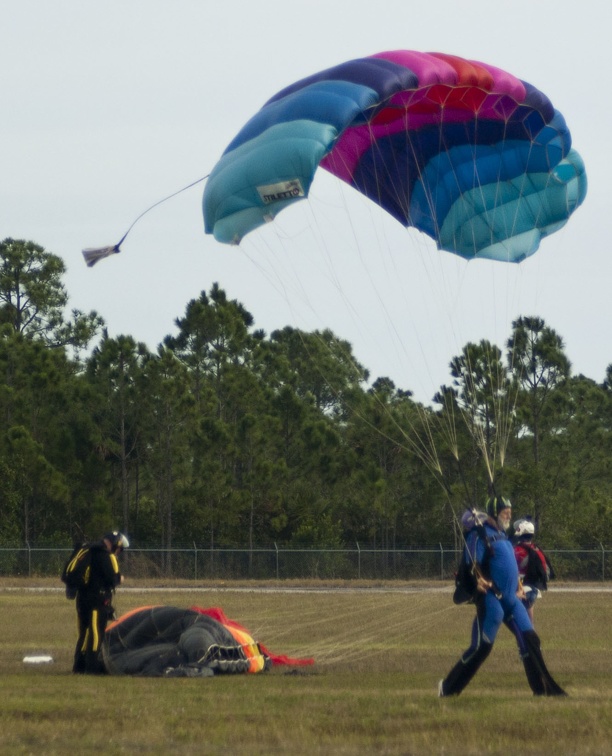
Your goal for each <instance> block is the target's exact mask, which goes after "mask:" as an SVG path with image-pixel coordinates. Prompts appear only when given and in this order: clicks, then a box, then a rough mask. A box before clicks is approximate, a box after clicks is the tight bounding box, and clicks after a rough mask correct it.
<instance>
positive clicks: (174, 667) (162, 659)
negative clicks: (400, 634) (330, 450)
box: [102, 606, 314, 677]
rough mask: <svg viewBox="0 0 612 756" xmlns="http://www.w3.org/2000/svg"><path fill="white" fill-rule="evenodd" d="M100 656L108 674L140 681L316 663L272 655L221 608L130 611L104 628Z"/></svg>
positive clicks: (209, 675) (253, 670)
mask: <svg viewBox="0 0 612 756" xmlns="http://www.w3.org/2000/svg"><path fill="white" fill-rule="evenodd" d="M102 653H103V658H104V665H105V667H106V670H107V671H108V672H109V673H110V674H113V675H140V676H143V677H211V676H212V675H215V674H222V673H255V672H263V671H265V670H267V669H270V667H271V666H273V665H277V664H288V665H292V666H302V665H307V664H313V663H314V661H313V660H312V659H292V658H290V657H288V656H279V655H275V654H272V653H270V652H269V651H268V649H267V648H266V647H265V646H263V645H262V644H261V643H257V641H255V640H254V639H253V637H252V636H251V634H250V633H249V631H248V630H246V628H244V627H242V625H239V624H238V623H237V622H234V621H233V620H230V619H228V618H227V617H226V616H225V614H224V613H223V610H221V609H219V608H210V609H202V608H199V607H192V608H191V609H179V608H177V607H173V606H144V607H140V608H138V609H134V610H133V611H131V612H128V613H127V614H125V615H123V616H122V617H120V618H119V619H118V620H117V621H116V622H113V623H112V624H111V625H109V626H108V628H107V630H106V634H105V637H104V643H103V646H102Z"/></svg>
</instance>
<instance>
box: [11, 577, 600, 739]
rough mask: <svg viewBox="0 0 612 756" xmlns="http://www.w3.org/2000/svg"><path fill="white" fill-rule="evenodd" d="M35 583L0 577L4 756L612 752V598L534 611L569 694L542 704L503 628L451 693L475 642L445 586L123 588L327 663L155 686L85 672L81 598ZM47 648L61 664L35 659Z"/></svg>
mask: <svg viewBox="0 0 612 756" xmlns="http://www.w3.org/2000/svg"><path fill="white" fill-rule="evenodd" d="M37 584H41V583H39V581H37ZM53 585H54V586H56V585H57V583H53ZM34 587H35V584H34V583H33V582H32V581H22V582H20V581H13V582H12V583H10V584H9V583H4V584H3V583H2V582H0V669H2V678H3V679H2V689H1V692H0V700H1V701H2V706H1V707H0V753H9V752H10V753H11V754H29V753H39V754H56V753H57V754H59V753H65V752H68V751H70V752H77V753H89V752H94V751H96V752H100V751H103V752H105V753H110V754H123V753H147V754H149V753H150V754H162V753H168V752H170V751H172V752H174V753H178V754H196V753H207V754H216V753H224V754H227V753H245V754H276V753H278V754H313V753H318V754H327V753H329V754H332V753H333V754H361V753H364V754H365V753H381V754H383V753H384V754H430V753H431V754H482V753H500V754H501V753H507V752H509V751H511V750H515V751H517V750H519V749H520V750H521V751H522V752H523V753H531V754H540V753H541V754H545V753H546V754H550V753H556V754H605V753H610V745H609V743H610V742H612V724H611V723H610V720H611V719H612V718H611V717H610V716H609V712H610V710H611V703H612V686H611V683H610V680H611V679H612V674H611V673H612V655H611V653H610V648H611V647H612V643H611V640H612V593H603V594H597V593H586V592H583V593H580V592H578V593H562V592H558V591H550V592H549V594H548V595H547V596H546V597H545V598H544V599H543V600H542V601H541V602H539V604H538V606H537V613H536V623H537V629H538V632H539V633H540V635H541V637H542V640H543V647H544V655H545V657H546V660H547V662H548V664H549V667H550V669H551V671H552V672H553V674H554V675H555V676H556V677H557V679H558V680H559V682H560V683H561V684H562V685H563V686H564V687H566V689H567V690H568V692H569V693H570V697H569V698H568V699H535V698H533V697H532V696H531V695H530V692H529V689H528V687H527V684H526V681H525V679H524V675H523V671H522V665H521V664H520V661H519V660H518V659H517V655H516V650H515V648H514V644H513V640H512V638H511V637H510V635H509V634H508V633H507V632H506V631H502V633H501V635H500V638H499V641H498V643H497V644H496V647H495V650H494V653H493V654H492V656H491V657H490V659H489V660H488V661H487V663H486V665H485V667H483V669H482V670H481V671H480V673H479V674H478V676H477V677H476V679H475V680H474V681H473V683H472V685H471V686H470V687H469V688H468V689H467V690H466V692H465V693H464V694H463V695H462V696H461V697H460V698H458V699H450V700H448V699H446V700H444V699H443V700H440V699H438V698H437V697H436V683H437V680H438V679H439V678H440V677H442V676H443V675H444V674H445V673H446V672H447V671H448V668H449V667H450V665H451V664H453V663H454V661H455V660H456V658H457V657H458V655H459V653H460V652H461V651H462V650H463V648H464V647H465V646H466V645H467V641H468V634H469V626H470V623H471V618H472V611H471V609H470V608H469V607H454V606H453V605H452V602H451V600H450V594H449V593H448V592H443V593H440V592H431V593H430V592H426V591H415V590H414V586H413V585H408V584H403V585H398V584H393V585H391V586H386V587H387V588H389V587H390V588H391V589H392V590H387V591H380V592H379V591H373V590H368V588H369V587H370V586H367V585H365V584H361V585H360V586H359V588H360V590H357V591H355V590H352V591H347V590H346V588H349V587H351V588H353V587H355V584H349V585H345V584H343V585H333V586H330V587H331V588H338V589H340V588H342V589H344V590H332V592H329V593H323V592H318V591H315V590H312V588H313V587H314V586H312V585H311V586H309V587H310V588H311V590H305V591H303V592H299V593H298V592H292V593H279V592H274V591H273V590H272V589H273V587H274V586H272V585H270V584H267V585H266V586H264V587H265V588H267V590H265V591H261V590H256V589H257V588H258V587H262V586H257V585H245V584H243V585H242V586H241V588H242V590H240V591H234V590H230V589H232V588H235V587H236V586H230V585H225V586H204V585H203V586H198V587H197V588H194V587H193V586H192V585H190V584H175V585H173V586H171V587H170V588H169V589H168V590H166V591H161V590H156V587H155V586H153V585H147V586H139V587H138V589H133V590H130V591H128V590H124V591H121V593H120V594H119V595H118V597H117V608H118V610H119V611H120V612H124V611H127V610H129V609H131V608H133V607H135V606H140V605H144V604H172V605H176V606H191V605H194V604H195V605H200V606H221V607H222V608H223V609H224V611H225V612H226V613H227V614H228V616H230V617H233V618H234V619H236V620H238V621H240V622H242V623H243V624H244V625H245V626H246V627H247V628H249V629H250V630H251V632H252V633H253V635H254V636H255V637H256V638H257V639H258V640H260V641H262V642H263V643H264V644H266V645H267V646H268V647H269V648H270V649H271V650H272V651H276V652H278V653H286V654H289V655H293V656H314V657H315V659H316V665H315V666H314V668H303V669H299V670H293V671H291V670H287V669H283V668H277V669H275V670H273V671H272V672H271V673H269V674H265V675H254V676H239V677H215V678H212V679H211V678H208V679H200V680H193V679H170V680H158V679H153V680H151V679H149V680H146V679H136V678H110V677H103V678H88V677H81V676H77V677H74V676H72V675H71V674H70V667H71V657H72V650H73V644H74V640H75V618H74V605H73V604H72V603H71V602H68V601H66V600H65V598H64V597H63V594H62V593H61V592H60V591H56V592H51V591H49V590H43V591H40V592H38V591H34V590H32V589H33V588H34ZM43 587H49V584H48V583H47V584H45V586H43ZM282 587H284V588H286V587H287V584H285V583H284V584H282ZM293 587H295V586H293ZM317 587H319V584H317ZM378 587H379V588H380V587H381V586H378ZM9 588H11V589H10V590H9ZM140 589H142V590H140ZM398 589H399V590H398ZM34 653H48V654H50V655H51V656H53V658H54V660H55V661H54V663H53V664H49V665H44V666H37V667H33V666H26V665H24V664H23V662H22V659H23V657H24V656H25V655H26V654H34Z"/></svg>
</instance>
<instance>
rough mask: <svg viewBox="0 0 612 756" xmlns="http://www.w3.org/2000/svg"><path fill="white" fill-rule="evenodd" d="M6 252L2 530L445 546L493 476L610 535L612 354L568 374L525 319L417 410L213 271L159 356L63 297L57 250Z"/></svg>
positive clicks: (472, 357)
mask: <svg viewBox="0 0 612 756" xmlns="http://www.w3.org/2000/svg"><path fill="white" fill-rule="evenodd" d="M0 255H1V268H0V371H1V373H0V375H1V378H0V416H1V417H2V426H1V428H0V543H2V544H3V545H21V544H23V543H29V544H37V545H45V544H60V545H65V544H66V543H68V542H70V541H72V540H80V539H89V538H94V537H97V536H99V534H100V533H101V532H104V531H106V530H108V529H109V527H111V526H113V527H118V528H120V529H122V530H124V531H125V532H127V533H128V534H129V536H130V540H132V541H133V543H135V544H140V545H148V546H160V547H162V548H172V546H179V545H181V544H193V543H196V544H197V545H198V546H203V547H211V548H214V547H228V546H237V547H238V546H239V547H241V548H243V547H254V546H257V545H261V546H265V545H270V544H272V543H277V544H282V545H296V546H297V545H299V546H319V547H321V546H325V547H333V546H340V545H343V544H348V543H350V544H354V543H355V542H358V543H362V544H368V545H373V546H378V547H381V548H385V547H397V546H411V545H413V546H417V545H420V546H422V545H428V544H437V543H444V544H448V543H450V542H452V540H453V537H454V536H455V537H456V534H457V530H458V517H459V516H460V514H461V512H462V511H463V509H464V507H466V506H470V507H472V506H477V507H479V506H482V504H483V502H484V499H485V498H486V496H487V494H488V493H491V492H495V493H502V494H503V495H505V496H509V497H510V498H511V500H512V502H513V505H514V512H515V515H516V516H517V517H518V516H522V515H526V514H530V515H532V516H533V517H534V519H535V521H536V524H537V526H538V528H539V530H540V541H541V542H543V543H544V544H547V543H548V544H554V545H555V546H556V547H573V546H577V545H582V546H590V545H593V544H609V543H610V542H612V537H611V536H612V522H611V520H612V518H611V517H610V513H611V506H610V501H611V500H612V471H611V469H610V465H611V463H610V460H611V458H612V455H611V454H610V451H611V448H610V447H611V429H612V366H610V367H609V368H608V371H607V375H606V377H605V380H604V381H603V382H602V383H601V384H598V383H597V382H595V381H594V380H591V379H589V378H586V377H585V376H582V375H578V376H575V375H573V374H572V371H571V365H570V362H569V360H568V358H567V355H566V354H565V351H564V344H563V340H562V338H561V337H560V336H559V335H558V334H557V333H556V332H555V331H554V329H553V328H551V327H550V326H549V325H548V324H546V323H545V322H544V321H543V320H542V319H541V318H539V317H535V316H525V317H520V318H518V319H517V320H516V321H515V322H514V323H513V324H512V329H511V333H510V334H509V336H508V340H507V342H506V344H504V345H503V347H499V346H497V345H495V344H491V343H489V342H488V341H484V340H483V341H481V342H480V343H468V344H466V345H465V347H464V348H463V349H462V351H461V354H459V355H456V356H454V357H451V358H450V359H449V382H448V385H444V386H442V387H440V390H439V391H438V392H437V394H436V395H435V396H434V397H432V402H431V404H430V405H423V404H421V403H419V402H416V401H415V400H414V398H413V396H412V394H411V392H410V391H409V390H406V389H402V388H400V387H398V386H396V385H395V383H394V382H393V380H392V379H391V378H389V377H380V378H377V379H375V380H371V379H370V375H369V372H368V370H367V369H366V368H365V367H364V366H362V365H361V364H359V362H358V361H357V360H356V359H355V356H354V354H353V351H352V346H351V344H350V343H348V342H347V341H346V340H343V339H342V338H340V337H338V336H337V335H335V334H334V333H333V332H332V331H331V330H327V329H326V330H321V331H318V330H317V331H313V332H304V331H300V330H298V329H296V328H292V327H290V326H286V327H283V328H279V329H278V330H275V331H273V332H272V333H271V334H269V335H268V334H266V333H264V332H263V331H261V330H258V329H256V328H255V324H254V319H253V316H252V315H251V313H249V312H248V310H247V309H246V308H245V306H244V305H243V304H241V303H240V302H237V301H236V300H232V299H230V298H229V297H228V296H227V294H226V292H225V291H224V290H223V289H222V288H221V287H220V286H219V285H218V284H214V285H213V286H212V287H211V289H210V291H208V292H205V291H203V292H202V293H201V294H200V296H199V297H198V298H197V299H194V300H191V301H189V302H188V303H187V305H186V308H185V312H184V314H183V315H182V316H180V317H177V319H176V321H175V325H176V333H175V335H168V336H166V337H165V338H164V339H163V341H162V342H161V343H160V344H159V345H158V347H157V349H156V350H155V351H152V350H150V349H149V348H148V347H147V346H146V345H145V344H143V343H139V342H137V341H136V340H135V339H134V338H133V337H132V336H130V335H129V334H126V335H120V336H117V337H110V336H109V335H108V333H107V332H106V330H105V327H104V320H103V318H102V317H101V316H100V315H99V314H97V313H96V312H90V313H83V312H80V311H77V310H73V311H71V312H70V313H67V304H68V294H67V292H66V289H65V286H64V284H63V281H62V278H63V275H64V274H65V266H64V263H63V261H62V260H61V258H59V257H58V256H56V255H54V254H52V253H50V252H48V251H46V250H44V249H43V248H42V247H40V246H38V245H36V244H35V243H33V242H29V241H24V240H14V239H5V240H4V241H2V242H0Z"/></svg>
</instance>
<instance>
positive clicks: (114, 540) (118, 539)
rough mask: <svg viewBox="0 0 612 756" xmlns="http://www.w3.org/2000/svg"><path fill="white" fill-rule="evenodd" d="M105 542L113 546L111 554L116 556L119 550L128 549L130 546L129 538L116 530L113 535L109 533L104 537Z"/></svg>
mask: <svg viewBox="0 0 612 756" xmlns="http://www.w3.org/2000/svg"><path fill="white" fill-rule="evenodd" d="M103 540H104V541H108V542H109V543H110V546H111V552H112V553H113V554H115V553H116V552H117V551H118V550H119V549H127V548H129V546H130V542H129V540H128V537H127V536H126V535H124V534H123V533H120V532H119V531H118V530H114V531H113V532H112V533H107V534H106V535H105V536H104V539H103Z"/></svg>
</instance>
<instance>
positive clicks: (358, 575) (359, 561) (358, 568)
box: [355, 541, 361, 580]
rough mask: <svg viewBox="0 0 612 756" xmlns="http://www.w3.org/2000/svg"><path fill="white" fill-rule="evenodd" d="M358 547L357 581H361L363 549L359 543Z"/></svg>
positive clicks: (357, 543) (357, 542)
mask: <svg viewBox="0 0 612 756" xmlns="http://www.w3.org/2000/svg"><path fill="white" fill-rule="evenodd" d="M355 544H356V546H357V579H358V580H361V549H360V548H359V541H355Z"/></svg>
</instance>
